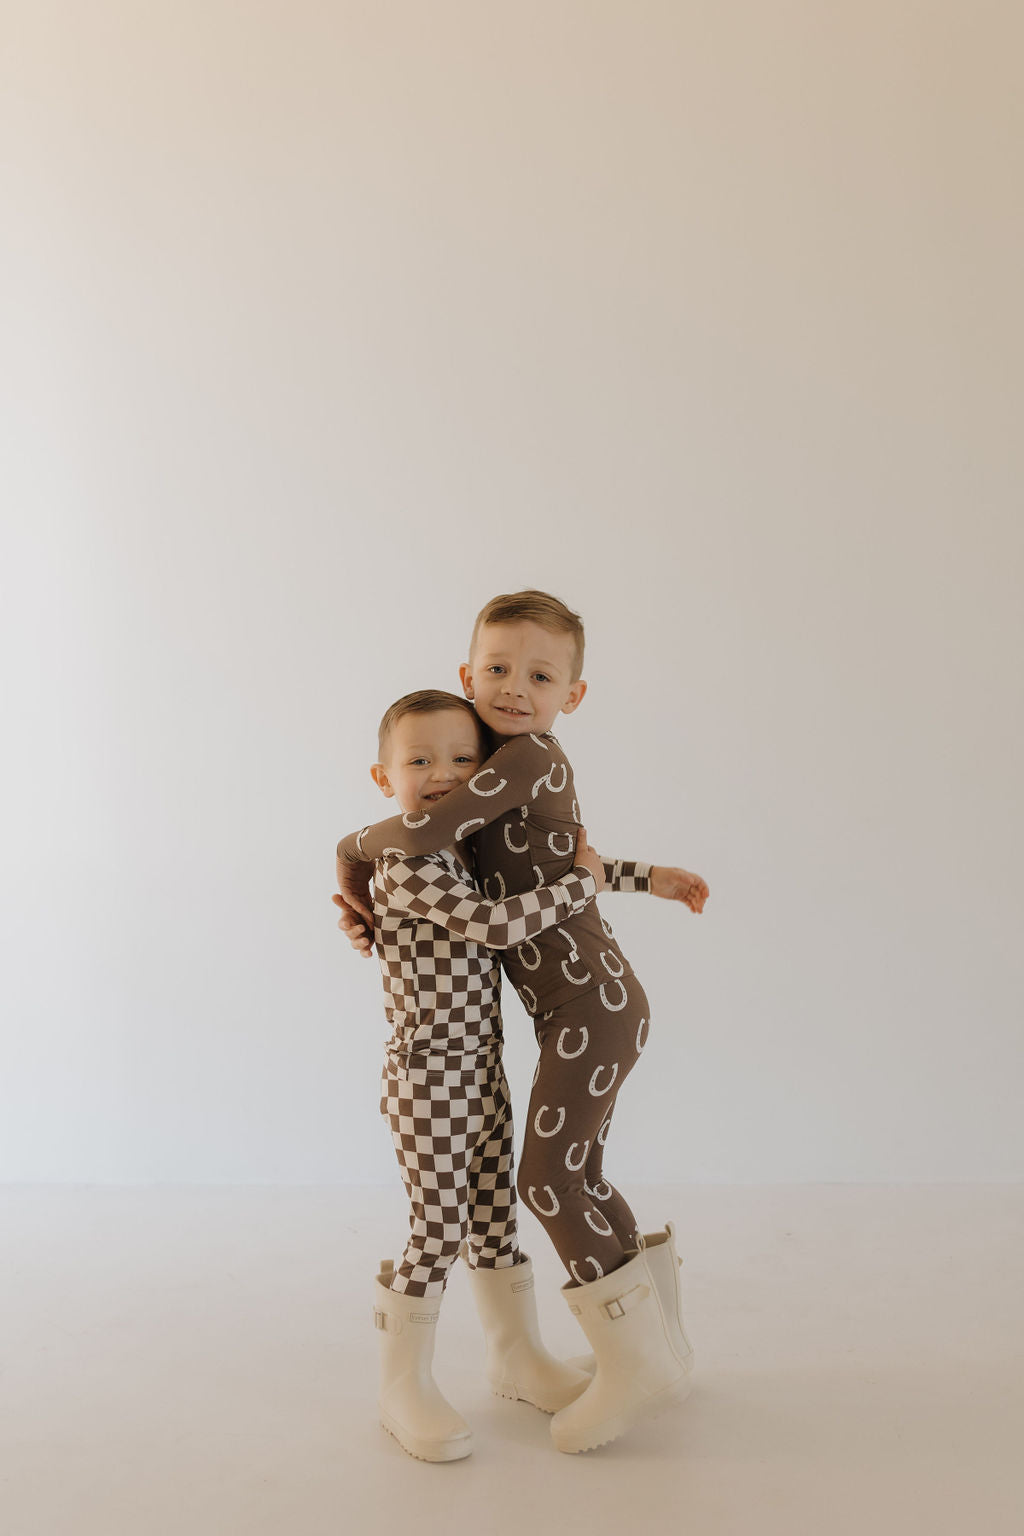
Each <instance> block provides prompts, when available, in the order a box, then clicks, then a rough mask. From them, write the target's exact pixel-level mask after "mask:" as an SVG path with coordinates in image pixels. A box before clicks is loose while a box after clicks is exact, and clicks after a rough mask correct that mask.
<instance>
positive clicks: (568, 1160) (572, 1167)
mask: <svg viewBox="0 0 1024 1536" xmlns="http://www.w3.org/2000/svg"><path fill="white" fill-rule="evenodd" d="M579 1145H580V1143H579V1142H578V1141H574V1142H573V1144H572V1146H571V1147H570V1148H569V1150H568V1152H567V1153H566V1154H565V1166H566V1167H567V1168H568V1170H569V1172H570V1173H578V1172H579V1170H580V1169H581V1168H582V1167H583V1164H584V1163H585V1162H586V1160H587V1153H588V1152H589V1151H590V1142H589V1141H585V1142H584V1143H583V1151H582V1152H581V1153H580V1155H579V1161H578V1162H575V1163H574V1162H573V1160H572V1154H573V1147H578V1146H579Z"/></svg>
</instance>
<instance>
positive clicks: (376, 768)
mask: <svg viewBox="0 0 1024 1536" xmlns="http://www.w3.org/2000/svg"><path fill="white" fill-rule="evenodd" d="M370 777H371V779H372V780H373V782H374V783H375V784H376V786H377V788H378V789H379V790H381V791H382V793H384V794H385V795H387V797H388V799H389V800H390V799H391V798H392V796H393V795H394V793H395V792H394V790H393V789H392V788H391V780H390V779H389V778H388V775H387V769H386V768H385V767H384V764H383V763H374V764H373V767H372V768H371V769H370Z"/></svg>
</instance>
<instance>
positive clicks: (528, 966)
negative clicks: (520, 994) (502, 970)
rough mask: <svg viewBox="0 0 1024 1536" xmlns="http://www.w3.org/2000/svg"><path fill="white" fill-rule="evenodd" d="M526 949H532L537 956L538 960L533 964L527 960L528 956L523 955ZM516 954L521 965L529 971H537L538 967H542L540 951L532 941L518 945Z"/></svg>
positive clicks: (527, 940)
mask: <svg viewBox="0 0 1024 1536" xmlns="http://www.w3.org/2000/svg"><path fill="white" fill-rule="evenodd" d="M524 949H532V950H533V952H534V954H535V955H536V956H537V958H536V960H534V961H533V962H532V963H531V962H530V961H529V960H527V958H526V956H525V955H524V954H523V950H524ZM516 954H517V955H518V956H519V960H520V964H522V965H525V966H526V969H527V970H528V971H535V970H536V969H537V967H538V965H540V950H539V949H538V948H537V946H536V944H535V943H534V942H533V940H532V939H526V940H524V942H523V943H522V944H520V945H518V947H517V949H516Z"/></svg>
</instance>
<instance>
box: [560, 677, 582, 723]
mask: <svg viewBox="0 0 1024 1536" xmlns="http://www.w3.org/2000/svg"><path fill="white" fill-rule="evenodd" d="M586 691H587V685H586V683H585V682H584V681H583V679H582V677H581V678H580V679H579V681H578V682H576V683H573V685H572V687H571V688H570V689H569V697H568V698H567V699H566V701H565V703H564V704H563V705H562V714H563V715H571V714H572V712H573V710H574V709H579V707H580V705H581V704H582V703H583V695H584V694H585V693H586Z"/></svg>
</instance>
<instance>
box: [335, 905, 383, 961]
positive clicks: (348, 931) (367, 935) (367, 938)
mask: <svg viewBox="0 0 1024 1536" xmlns="http://www.w3.org/2000/svg"><path fill="white" fill-rule="evenodd" d="M331 900H332V901H333V902H334V905H335V906H336V907H340V908H341V916H340V917H339V918H338V927H339V928H340V929H341V931H342V933H343V934H344V935H345V937H346V938H347V939H348V941H349V943H350V944H351V945H352V948H353V949H356V950H358V951H359V953H360V954H361V955H366V956H369V955H371V954H372V953H373V929H372V928H371V929H370V930H369V932H367V928H366V921H365V919H364V918H362V917H360V916H359V913H358V912H357V911H356V910H355V908H354V907H350V906H349V904H348V902H347V901H346V900H345V898H344V896H332V897H331Z"/></svg>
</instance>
